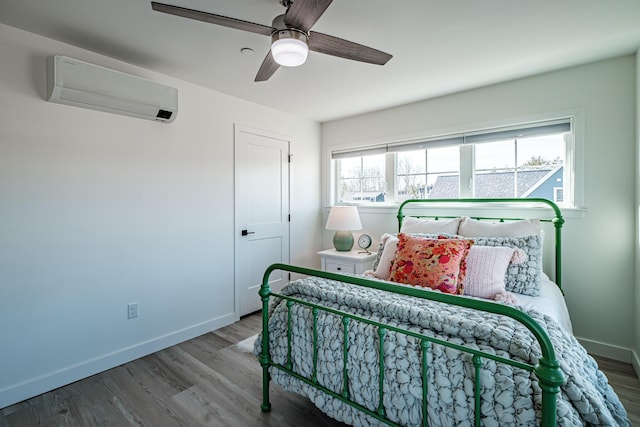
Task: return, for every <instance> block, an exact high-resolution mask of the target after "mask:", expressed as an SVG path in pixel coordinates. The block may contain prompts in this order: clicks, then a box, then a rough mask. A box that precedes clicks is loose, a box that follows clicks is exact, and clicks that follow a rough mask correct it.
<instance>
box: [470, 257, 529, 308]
mask: <svg viewBox="0 0 640 427" xmlns="http://www.w3.org/2000/svg"><path fill="white" fill-rule="evenodd" d="M525 260H526V254H525V253H524V251H523V250H522V249H517V248H510V247H505V246H479V245H473V246H471V249H470V250H469V255H467V260H466V261H467V274H466V275H465V278H464V295H471V296H474V297H480V298H487V299H495V298H496V296H497V295H499V294H505V293H506V289H505V283H504V277H505V274H506V272H507V267H509V263H511V262H513V263H514V264H520V263H522V262H524V261H525Z"/></svg>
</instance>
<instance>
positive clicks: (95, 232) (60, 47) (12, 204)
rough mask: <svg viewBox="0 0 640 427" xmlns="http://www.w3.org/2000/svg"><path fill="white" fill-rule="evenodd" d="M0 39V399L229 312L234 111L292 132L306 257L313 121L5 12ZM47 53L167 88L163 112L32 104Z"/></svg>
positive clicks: (141, 349) (100, 365)
mask: <svg viewBox="0 0 640 427" xmlns="http://www.w3.org/2000/svg"><path fill="white" fill-rule="evenodd" d="M0 40H2V42H1V43H0V57H2V66H1V68H0V218H1V220H0V336H1V337H2V351H0V407H4V406H7V405H9V404H11V403H14V402H17V401H20V400H22V399H25V398H27V397H30V396H33V395H36V394H39V393H42V392H44V391H47V390H49V389H52V388H55V387H57V386H60V385H63V384H65V383H68V382H71V381H75V380H77V379H79V378H82V377H84V376H87V375H90V374H93V373H95V372H98V371H101V370H103V369H107V368H110V367H113V366H116V365H118V364H120V363H122V362H125V361H128V360H131V359H134V358H136V357H139V356H141V355H144V354H147V353H149V352H152V351H155V350H157V349H159V348H162V347H165V346H168V345H172V344H174V343H177V342H180V341H182V340H185V339H188V338H191V337H193V336H197V335H200V334H202V333H205V332H207V331H210V330H212V329H214V328H217V327H220V326H223V325H225V324H228V323H231V322H232V321H233V320H234V318H235V315H236V314H235V313H234V292H233V291H234V274H233V272H234V259H233V252H234V251H233V244H234V232H233V230H234V224H233V221H234V212H233V206H234V182H233V176H234V173H233V172H234V171H233V129H234V124H235V123H239V124H242V125H247V126H251V127H253V128H259V129H264V130H268V131H271V132H274V133H279V134H284V135H289V136H291V137H292V152H293V153H295V157H294V159H295V161H294V163H293V165H292V183H291V189H292V196H291V200H292V207H291V212H292V214H293V222H292V225H291V227H292V229H291V237H292V238H291V242H292V247H291V253H292V262H293V263H295V264H300V265H306V266H311V267H317V266H318V265H319V261H317V256H316V251H317V250H318V249H320V247H319V244H316V245H314V242H319V240H320V235H321V234H320V229H321V227H320V217H319V213H318V211H319V209H318V207H319V206H320V199H319V189H320V165H319V164H318V163H319V162H318V158H319V154H320V126H319V124H317V123H315V122H312V121H309V120H306V119H302V118H298V117H295V116H292V115H289V114H285V113H282V112H278V111H275V110H272V109H268V108H265V107H262V106H259V105H256V104H252V103H249V102H245V101H242V100H239V99H235V98H232V97H229V96H227V95H223V94H220V93H217V92H213V91H211V90H208V89H205V88H202V87H199V86H195V85H192V84H189V83H186V82H183V81H179V80H175V79H172V78H169V77H166V76H162V75H159V74H156V73H153V72H151V71H148V70H143V69H139V68H136V67H133V66H130V65H128V64H124V63H121V62H118V61H115V60H112V59H110V58H106V57H103V56H99V55H96V54H93V53H91V52H87V51H84V50H81V49H78V48H75V47H72V46H69V45H65V44H62V43H59V42H56V41H53V40H50V39H45V38H42V37H40V36H36V35H33V34H30V33H26V32H23V31H20V30H16V29H13V28H11V27H7V26H4V25H0ZM52 54H63V55H68V56H71V57H75V58H78V59H82V60H86V61H89V62H93V63H97V64H100V65H104V66H108V67H111V68H115V69H119V70H121V71H125V72H130V73H133V74H137V75H140V76H142V77H146V78H150V79H152V80H155V81H158V82H161V83H164V84H168V85H171V86H174V87H177V88H178V91H179V112H178V116H177V119H176V121H175V122H174V123H173V124H170V125H165V124H160V123H155V122H152V121H146V120H140V119H135V118H130V117H124V116H119V115H113V114H108V113H102V112H97V111H92V110H85V109H80V108H76V107H71V106H65V105H59V104H53V103H49V102H45V100H44V97H45V58H46V57H47V56H48V55H52ZM301 236H305V237H309V238H305V239H302V238H300V237H301ZM315 246H318V247H315ZM130 302H136V303H138V304H139V310H140V316H139V318H137V319H133V320H127V318H126V312H127V310H126V307H127V303H130Z"/></svg>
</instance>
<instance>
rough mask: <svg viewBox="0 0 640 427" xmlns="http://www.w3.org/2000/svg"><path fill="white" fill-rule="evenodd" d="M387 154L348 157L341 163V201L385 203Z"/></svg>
mask: <svg viewBox="0 0 640 427" xmlns="http://www.w3.org/2000/svg"><path fill="white" fill-rule="evenodd" d="M384 162H385V154H374V155H370V156H359V157H348V158H345V159H342V160H341V161H340V169H339V180H338V182H339V188H340V201H353V202H384V201H385V199H384V196H385V180H386V178H385V167H384Z"/></svg>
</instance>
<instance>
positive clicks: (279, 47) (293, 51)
mask: <svg viewBox="0 0 640 427" xmlns="http://www.w3.org/2000/svg"><path fill="white" fill-rule="evenodd" d="M271 39H272V43H271V54H272V55H273V59H274V60H275V61H276V62H277V63H278V64H279V65H282V66H284V67H297V66H299V65H302V64H304V62H305V61H306V60H307V55H308V54H309V45H308V44H307V35H306V34H305V33H303V32H302V31H298V30H294V29H287V30H280V31H276V32H275V33H273V35H272V36H271Z"/></svg>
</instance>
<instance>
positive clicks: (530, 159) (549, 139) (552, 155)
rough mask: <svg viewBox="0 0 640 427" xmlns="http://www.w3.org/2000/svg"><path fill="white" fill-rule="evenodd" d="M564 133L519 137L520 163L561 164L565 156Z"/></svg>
mask: <svg viewBox="0 0 640 427" xmlns="http://www.w3.org/2000/svg"><path fill="white" fill-rule="evenodd" d="M564 152H565V149H564V135H562V134H558V135H546V136H537V137H532V138H522V139H518V165H519V166H529V167H536V166H543V165H554V164H555V165H561V164H562V163H563V161H562V159H563V158H564Z"/></svg>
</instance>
